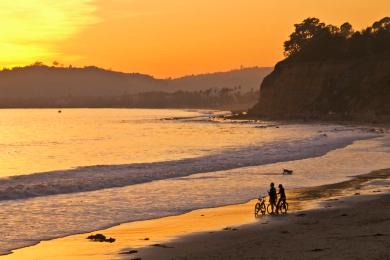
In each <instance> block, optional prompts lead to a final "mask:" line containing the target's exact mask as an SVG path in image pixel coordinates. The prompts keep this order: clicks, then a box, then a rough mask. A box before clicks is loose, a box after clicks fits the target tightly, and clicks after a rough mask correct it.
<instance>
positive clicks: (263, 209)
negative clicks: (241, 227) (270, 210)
mask: <svg viewBox="0 0 390 260" xmlns="http://www.w3.org/2000/svg"><path fill="white" fill-rule="evenodd" d="M266 211H267V210H266V208H265V204H264V203H262V204H261V205H260V212H261V214H262V215H265V212H266Z"/></svg>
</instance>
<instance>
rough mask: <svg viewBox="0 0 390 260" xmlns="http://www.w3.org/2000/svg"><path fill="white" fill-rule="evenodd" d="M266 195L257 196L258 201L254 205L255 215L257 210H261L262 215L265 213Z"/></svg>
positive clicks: (257, 213) (257, 212)
mask: <svg viewBox="0 0 390 260" xmlns="http://www.w3.org/2000/svg"><path fill="white" fill-rule="evenodd" d="M266 197H267V196H263V197H259V198H258V202H257V203H256V205H255V216H258V215H259V212H261V214H262V215H265V213H266V206H265V198H266Z"/></svg>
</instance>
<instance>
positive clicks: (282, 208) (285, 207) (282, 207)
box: [279, 202, 288, 214]
mask: <svg viewBox="0 0 390 260" xmlns="http://www.w3.org/2000/svg"><path fill="white" fill-rule="evenodd" d="M287 210H288V203H287V202H285V203H282V205H280V208H279V211H280V212H281V213H282V214H286V213H287Z"/></svg>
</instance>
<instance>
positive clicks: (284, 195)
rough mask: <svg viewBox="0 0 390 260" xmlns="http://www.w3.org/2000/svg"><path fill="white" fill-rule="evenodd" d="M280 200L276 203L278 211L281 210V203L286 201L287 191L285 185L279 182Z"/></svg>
mask: <svg viewBox="0 0 390 260" xmlns="http://www.w3.org/2000/svg"><path fill="white" fill-rule="evenodd" d="M278 187H279V192H278V194H279V200H278V204H277V205H276V213H278V211H279V207H280V204H281V203H282V201H283V203H286V193H285V192H284V187H283V185H282V184H279V186H278Z"/></svg>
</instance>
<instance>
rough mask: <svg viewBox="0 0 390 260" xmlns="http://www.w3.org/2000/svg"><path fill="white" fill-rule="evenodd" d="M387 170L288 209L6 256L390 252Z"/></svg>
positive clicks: (249, 208)
mask: <svg viewBox="0 0 390 260" xmlns="http://www.w3.org/2000/svg"><path fill="white" fill-rule="evenodd" d="M389 177H390V170H389V169H387V170H381V171H376V172H372V173H370V174H366V175H361V176H358V177H356V178H354V179H352V180H349V181H345V182H342V183H337V184H331V185H325V186H320V187H312V188H306V189H303V190H297V191H293V192H291V191H290V193H288V196H289V202H290V206H291V211H290V213H289V214H288V215H284V216H266V217H261V218H254V216H253V213H252V212H253V206H254V203H255V201H250V202H248V203H245V204H240V205H232V206H226V207H220V208H212V209H201V210H196V211H193V212H190V213H187V214H183V215H179V216H172V217H166V218H161V219H155V220H147V221H140V222H132V223H128V224H124V225H119V226H116V227H113V228H109V229H105V230H100V231H98V232H93V234H96V233H103V234H105V235H106V236H108V237H114V238H115V239H116V241H115V242H114V243H99V242H90V241H88V240H87V239H86V237H87V236H88V235H89V234H91V233H89V234H81V235H75V236H69V237H65V238H60V239H55V240H51V241H44V242H41V243H39V244H38V245H35V246H31V247H28V248H23V249H19V250H16V251H15V252H14V253H13V254H10V255H6V256H3V257H0V259H3V258H4V259H56V260H61V259H98V260H99V259H139V258H141V259H303V258H306V259H390V251H389V248H390V195H388V191H389V190H390V181H389V179H388V178H389ZM375 182H376V183H375ZM319 203H320V204H319ZM313 208H316V209H313ZM307 209H310V210H307ZM303 210H305V211H303ZM145 238H147V239H145ZM134 250H135V251H136V252H135V251H134Z"/></svg>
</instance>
